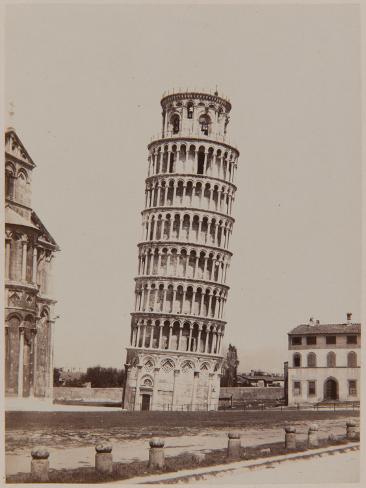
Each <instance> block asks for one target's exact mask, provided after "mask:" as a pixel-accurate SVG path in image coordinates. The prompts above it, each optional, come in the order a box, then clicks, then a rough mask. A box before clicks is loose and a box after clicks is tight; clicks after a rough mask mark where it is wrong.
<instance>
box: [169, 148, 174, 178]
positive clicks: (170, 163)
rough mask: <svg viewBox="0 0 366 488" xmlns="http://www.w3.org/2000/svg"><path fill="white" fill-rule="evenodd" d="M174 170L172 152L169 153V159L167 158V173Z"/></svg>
mask: <svg viewBox="0 0 366 488" xmlns="http://www.w3.org/2000/svg"><path fill="white" fill-rule="evenodd" d="M173 172H174V153H173V152H171V153H170V160H169V173H173Z"/></svg>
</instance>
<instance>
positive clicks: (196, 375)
mask: <svg viewBox="0 0 366 488" xmlns="http://www.w3.org/2000/svg"><path fill="white" fill-rule="evenodd" d="M199 377H200V373H199V371H195V372H194V376H193V388H192V403H191V410H197V405H196V397H197V387H198V380H199Z"/></svg>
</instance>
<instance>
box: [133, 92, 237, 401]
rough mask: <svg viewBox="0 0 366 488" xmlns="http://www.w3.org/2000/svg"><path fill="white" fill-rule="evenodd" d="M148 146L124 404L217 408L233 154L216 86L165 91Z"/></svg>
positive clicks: (224, 102) (226, 111)
mask: <svg viewBox="0 0 366 488" xmlns="http://www.w3.org/2000/svg"><path fill="white" fill-rule="evenodd" d="M161 107H162V131H161V134H160V135H159V136H158V137H157V138H155V139H154V140H153V141H152V142H151V143H150V144H149V146H148V151H149V155H148V176H147V178H146V186H145V208H144V210H143V211H142V234H141V241H140V242H139V244H138V249H139V253H138V276H137V277H136V279H135V281H136V283H135V310H134V312H133V313H132V314H131V315H132V320H131V336H130V345H129V347H128V348H127V360H126V364H125V371H126V377H125V388H124V397H123V406H124V408H126V409H128V410H216V409H217V408H218V400H219V390H220V377H221V370H222V362H223V356H222V345H223V337H224V332H225V325H226V322H225V304H226V300H227V297H228V291H229V287H228V286H227V284H226V279H227V273H228V269H229V266H230V260H231V256H232V253H231V252H230V250H229V248H230V236H231V233H232V230H233V224H234V219H233V217H232V207H233V202H234V198H235V191H236V186H235V184H234V179H235V173H236V170H237V164H238V157H239V152H238V150H237V149H235V148H234V147H233V146H232V145H230V143H229V142H228V139H227V124H228V122H229V113H230V110H231V104H230V102H229V101H228V100H226V99H224V98H222V97H220V96H218V93H217V92H215V94H209V93H201V92H185V93H173V94H170V95H166V96H163V98H162V100H161Z"/></svg>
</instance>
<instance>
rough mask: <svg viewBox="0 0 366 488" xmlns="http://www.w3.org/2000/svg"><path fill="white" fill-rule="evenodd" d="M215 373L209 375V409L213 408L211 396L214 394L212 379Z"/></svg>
mask: <svg viewBox="0 0 366 488" xmlns="http://www.w3.org/2000/svg"><path fill="white" fill-rule="evenodd" d="M213 377H214V373H209V375H208V389H207V410H211V396H212V380H213Z"/></svg>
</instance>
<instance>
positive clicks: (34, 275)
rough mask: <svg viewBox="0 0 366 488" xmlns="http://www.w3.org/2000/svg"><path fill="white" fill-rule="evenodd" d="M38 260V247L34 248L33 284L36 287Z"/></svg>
mask: <svg viewBox="0 0 366 488" xmlns="http://www.w3.org/2000/svg"><path fill="white" fill-rule="evenodd" d="M37 258H38V251H37V247H36V246H34V248H33V262H32V282H33V283H34V284H35V285H36V284H37Z"/></svg>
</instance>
